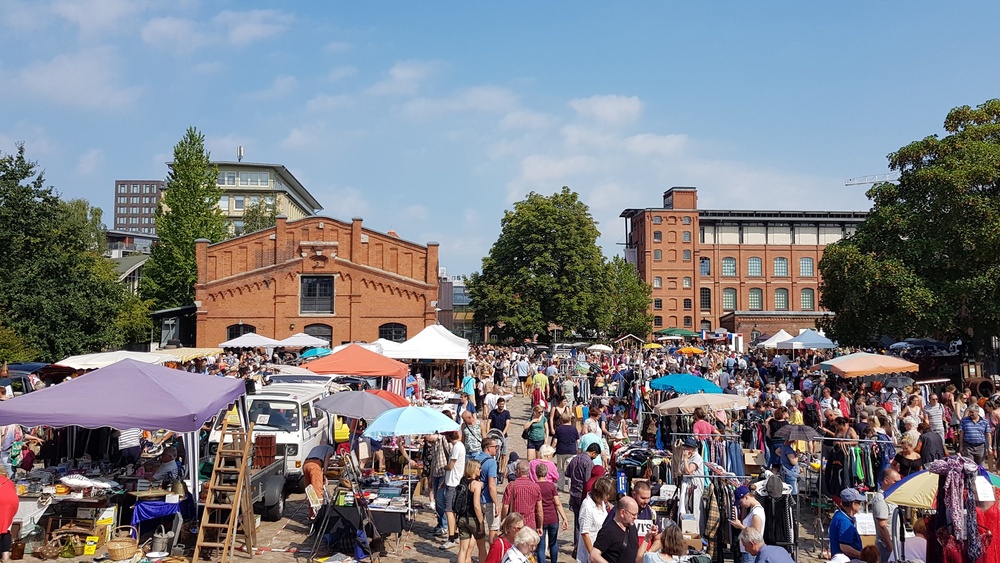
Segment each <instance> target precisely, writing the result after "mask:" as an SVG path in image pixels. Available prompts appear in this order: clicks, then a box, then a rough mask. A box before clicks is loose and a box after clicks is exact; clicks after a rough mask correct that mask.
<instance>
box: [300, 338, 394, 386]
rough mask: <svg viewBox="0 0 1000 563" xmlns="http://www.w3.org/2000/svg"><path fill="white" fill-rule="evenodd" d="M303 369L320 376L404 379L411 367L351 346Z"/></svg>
mask: <svg viewBox="0 0 1000 563" xmlns="http://www.w3.org/2000/svg"><path fill="white" fill-rule="evenodd" d="M302 367H304V368H306V369H308V370H309V371H311V372H313V373H318V374H320V375H332V374H336V375H357V376H379V377H398V378H404V377H406V375H407V374H408V373H409V371H410V369H409V367H408V366H407V365H406V364H404V363H403V362H398V361H396V360H393V359H392V358H386V357H385V356H383V355H382V354H378V353H376V352H372V351H371V350H368V349H367V348H365V347H363V346H358V345H357V344H351V345H349V346H347V347H346V348H344V349H343V350H341V351H339V352H337V353H335V354H330V355H329V356H326V357H324V358H320V359H318V360H313V361H311V362H309V363H307V364H304V365H303V366H302Z"/></svg>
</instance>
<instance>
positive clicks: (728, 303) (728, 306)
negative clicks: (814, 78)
mask: <svg viewBox="0 0 1000 563" xmlns="http://www.w3.org/2000/svg"><path fill="white" fill-rule="evenodd" d="M722 310H723V311H735V310H736V289H735V288H732V287H727V288H725V289H723V290H722Z"/></svg>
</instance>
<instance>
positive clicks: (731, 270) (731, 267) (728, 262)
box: [722, 256, 736, 277]
mask: <svg viewBox="0 0 1000 563" xmlns="http://www.w3.org/2000/svg"><path fill="white" fill-rule="evenodd" d="M722 275H723V276H726V277H733V276H735V275H736V259H735V258H733V257H731V256H730V257H728V258H723V259H722Z"/></svg>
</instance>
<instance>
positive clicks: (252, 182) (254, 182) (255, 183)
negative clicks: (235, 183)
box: [250, 172, 259, 186]
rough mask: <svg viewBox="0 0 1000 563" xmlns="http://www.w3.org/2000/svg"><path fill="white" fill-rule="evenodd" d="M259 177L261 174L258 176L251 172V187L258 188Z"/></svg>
mask: <svg viewBox="0 0 1000 563" xmlns="http://www.w3.org/2000/svg"><path fill="white" fill-rule="evenodd" d="M258 176H259V174H257V173H256V172H251V173H250V185H251V186H256V185H257V177H258Z"/></svg>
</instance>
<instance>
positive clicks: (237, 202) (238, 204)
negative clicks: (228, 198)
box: [233, 195, 245, 211]
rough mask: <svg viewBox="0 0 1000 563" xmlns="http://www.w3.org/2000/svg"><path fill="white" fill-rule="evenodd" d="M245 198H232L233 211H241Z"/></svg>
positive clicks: (239, 196) (238, 196)
mask: <svg viewBox="0 0 1000 563" xmlns="http://www.w3.org/2000/svg"><path fill="white" fill-rule="evenodd" d="M244 201H245V198H244V197H243V196H241V195H236V196H233V209H235V210H237V211H243V205H244Z"/></svg>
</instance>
